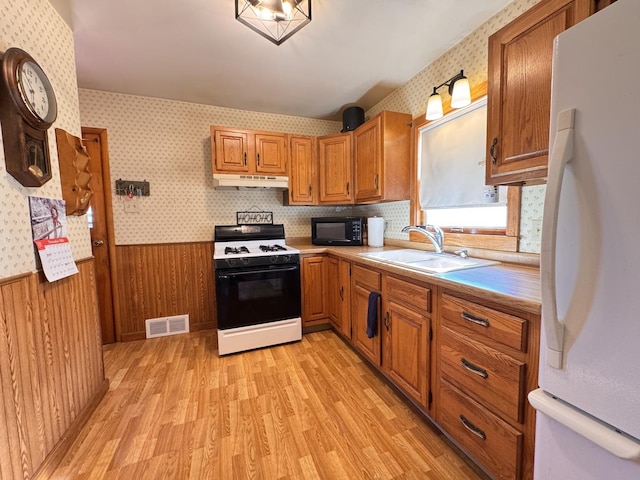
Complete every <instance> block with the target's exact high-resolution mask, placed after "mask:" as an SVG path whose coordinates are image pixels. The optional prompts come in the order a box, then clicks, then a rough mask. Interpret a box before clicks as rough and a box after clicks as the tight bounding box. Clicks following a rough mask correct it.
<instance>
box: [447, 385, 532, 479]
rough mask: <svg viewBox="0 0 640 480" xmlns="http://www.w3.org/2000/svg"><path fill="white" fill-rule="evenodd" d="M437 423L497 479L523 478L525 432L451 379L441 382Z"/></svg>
mask: <svg viewBox="0 0 640 480" xmlns="http://www.w3.org/2000/svg"><path fill="white" fill-rule="evenodd" d="M439 397H440V398H439V401H440V403H441V405H442V407H441V408H440V414H439V419H438V422H439V423H440V425H441V426H442V427H443V428H444V429H445V430H446V431H447V433H449V435H451V436H452V437H453V438H454V439H455V440H456V441H457V442H458V443H460V445H461V446H462V447H463V448H464V449H465V450H467V451H468V452H469V453H470V454H471V455H473V456H474V457H475V458H476V459H477V460H479V461H480V463H482V464H483V465H484V466H485V468H487V469H488V470H489V471H490V472H491V473H492V474H493V475H494V476H495V477H496V478H500V479H513V480H515V479H519V478H521V468H522V465H521V462H520V458H521V455H522V447H523V440H524V434H523V433H522V432H521V431H520V430H518V429H516V428H513V427H512V426H511V425H509V424H508V423H507V422H505V421H503V420H502V419H501V418H500V417H498V416H497V415H494V414H493V413H491V411H490V410H487V409H486V408H484V406H483V405H482V404H480V403H478V402H476V401H475V400H474V399H472V398H471V397H470V396H469V395H466V394H464V393H463V392H462V391H461V390H458V389H457V388H455V387H454V386H452V385H451V384H449V383H448V382H442V384H441V385H440V392H439Z"/></svg>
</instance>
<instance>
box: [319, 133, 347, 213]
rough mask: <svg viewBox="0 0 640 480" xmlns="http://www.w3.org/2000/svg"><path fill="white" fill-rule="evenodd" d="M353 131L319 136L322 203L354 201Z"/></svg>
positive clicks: (333, 203)
mask: <svg viewBox="0 0 640 480" xmlns="http://www.w3.org/2000/svg"><path fill="white" fill-rule="evenodd" d="M352 135H353V134H352V132H347V133H339V134H335V135H327V136H325V137H320V138H318V161H319V165H318V172H319V177H320V203H327V204H332V205H336V204H338V205H339V204H348V203H353V185H352V180H351V176H352V175H351V172H352V167H351V144H352Z"/></svg>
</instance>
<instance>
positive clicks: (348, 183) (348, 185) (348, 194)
mask: <svg viewBox="0 0 640 480" xmlns="http://www.w3.org/2000/svg"><path fill="white" fill-rule="evenodd" d="M347 195H349V182H347Z"/></svg>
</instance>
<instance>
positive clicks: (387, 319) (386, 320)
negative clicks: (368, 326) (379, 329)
mask: <svg viewBox="0 0 640 480" xmlns="http://www.w3.org/2000/svg"><path fill="white" fill-rule="evenodd" d="M384 326H385V328H386V329H387V331H389V312H387V313H385V314H384Z"/></svg>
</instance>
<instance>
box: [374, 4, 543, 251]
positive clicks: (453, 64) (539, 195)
mask: <svg viewBox="0 0 640 480" xmlns="http://www.w3.org/2000/svg"><path fill="white" fill-rule="evenodd" d="M539 1H540V0H514V2H513V3H511V4H509V5H508V6H507V7H506V8H504V9H503V10H502V11H500V12H498V13H497V14H496V15H494V16H493V17H492V18H490V19H489V20H487V21H486V22H485V23H484V24H483V25H481V26H480V27H478V28H477V29H476V30H475V31H474V32H472V33H471V34H470V35H469V36H467V37H466V38H465V39H463V40H462V41H461V42H460V43H458V44H457V45H456V46H455V47H453V48H451V49H450V50H448V51H447V52H446V53H444V54H443V55H442V56H440V57H439V58H438V59H436V60H435V61H434V62H433V63H431V64H430V65H428V66H427V67H426V68H424V69H423V70H422V71H420V72H418V74H416V75H415V76H414V77H413V78H412V79H411V80H409V81H408V82H407V83H406V84H404V85H403V86H402V87H400V88H398V89H397V90H395V91H394V92H392V93H391V94H390V95H389V96H387V97H386V98H385V99H384V100H382V101H381V102H380V103H378V104H377V105H376V106H374V107H373V108H372V109H370V110H369V111H367V112H366V117H367V118H369V117H371V116H374V115H376V114H378V113H379V112H381V111H383V110H393V111H398V112H410V113H411V115H412V116H413V117H417V116H418V115H421V114H423V113H424V112H425V107H426V105H427V100H428V98H429V95H430V94H431V92H432V90H431V88H432V87H433V86H434V85H439V84H441V83H442V82H444V81H446V80H447V79H448V78H451V76H453V75H455V73H456V72H458V71H459V70H464V72H465V75H466V76H467V77H468V78H469V82H470V83H471V85H477V84H479V83H482V82H484V81H486V80H487V68H488V51H489V44H488V39H489V36H490V35H491V34H493V33H494V32H496V31H497V30H499V29H500V28H502V27H503V26H504V25H506V24H507V23H509V22H510V21H511V20H513V19H515V18H516V17H518V16H520V15H521V14H522V13H524V12H525V11H527V10H528V9H530V8H531V7H532V6H534V5H535V4H536V3H538V2H539ZM543 201H544V186H542V187H540V186H536V187H524V188H523V189H522V209H521V220H520V251H521V252H531V253H540V240H539V238H538V237H537V236H536V235H534V234H533V229H534V227H533V225H532V221H533V220H536V219H540V218H542V206H543ZM382 214H383V216H384V217H385V218H388V219H391V220H392V222H393V224H399V223H402V222H401V221H399V220H400V218H406V219H408V218H409V205H408V203H407V205H406V212H401V213H399V215H400V217H399V218H396V217H395V215H394V216H393V217H392V216H391V215H390V213H388V211H387V208H385V206H383V207H382ZM386 236H389V234H388V233H387V234H386ZM393 237H394V238H405V239H406V238H407V237H406V236H405V235H403V234H401V233H400V234H398V237H396V234H394V235H393Z"/></svg>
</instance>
